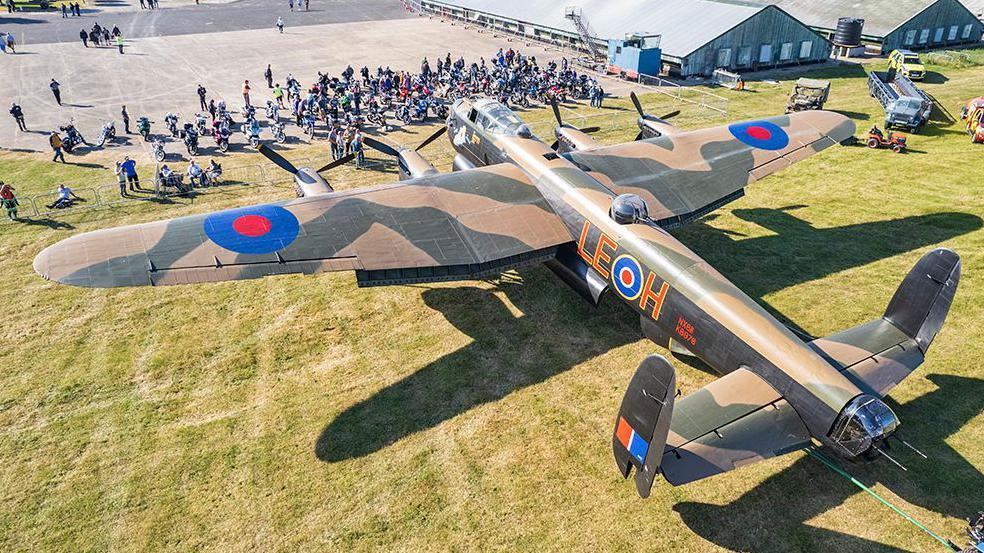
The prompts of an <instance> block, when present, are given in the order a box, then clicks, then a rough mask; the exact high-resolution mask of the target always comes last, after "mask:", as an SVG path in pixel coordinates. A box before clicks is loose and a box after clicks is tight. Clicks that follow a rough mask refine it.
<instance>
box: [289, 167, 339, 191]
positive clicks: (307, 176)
mask: <svg viewBox="0 0 984 553" xmlns="http://www.w3.org/2000/svg"><path fill="white" fill-rule="evenodd" d="M294 192H295V193H296V194H297V197H298V198H307V197H308V196H318V195H320V194H328V193H329V192H334V189H333V188H332V187H331V185H330V184H328V181H326V180H325V179H323V178H321V175H319V174H318V173H317V172H316V171H314V170H313V169H309V168H307V167H301V168H299V169H298V170H297V173H295V174H294Z"/></svg>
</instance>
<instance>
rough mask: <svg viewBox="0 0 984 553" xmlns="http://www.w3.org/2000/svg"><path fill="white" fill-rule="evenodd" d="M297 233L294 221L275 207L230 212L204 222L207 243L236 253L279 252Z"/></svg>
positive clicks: (292, 216)
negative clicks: (209, 241) (212, 243)
mask: <svg viewBox="0 0 984 553" xmlns="http://www.w3.org/2000/svg"><path fill="white" fill-rule="evenodd" d="M300 230H301V225H300V223H298V222H297V217H294V214H293V213H291V212H290V211H287V210H286V209H284V208H282V207H280V206H277V205H258V206H253V207H243V208H239V209H230V210H228V211H220V212H218V213H213V214H211V215H209V216H208V217H206V218H205V234H206V235H208V238H209V240H211V241H212V242H215V243H216V244H218V245H219V246H222V247H223V248H225V249H227V250H229V251H233V252H236V253H251V254H264V253H273V252H275V251H279V250H282V249H284V248H286V247H287V246H289V245H291V244H292V243H293V242H294V240H295V239H296V238H297V234H298V232H300Z"/></svg>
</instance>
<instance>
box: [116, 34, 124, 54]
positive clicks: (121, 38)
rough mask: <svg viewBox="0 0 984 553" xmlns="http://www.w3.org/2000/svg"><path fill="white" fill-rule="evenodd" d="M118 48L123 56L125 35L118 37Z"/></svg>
mask: <svg viewBox="0 0 984 553" xmlns="http://www.w3.org/2000/svg"><path fill="white" fill-rule="evenodd" d="M116 47H117V48H119V49H120V54H123V34H122V33H121V34H118V35H116Z"/></svg>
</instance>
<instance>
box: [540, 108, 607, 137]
mask: <svg viewBox="0 0 984 553" xmlns="http://www.w3.org/2000/svg"><path fill="white" fill-rule="evenodd" d="M550 108H551V109H553V114H554V119H556V120H557V126H558V127H565V128H568V129H577V130H579V131H581V132H583V133H587V134H591V133H593V132H598V131H600V130H601V127H584V128H581V129H578V128H577V127H575V126H573V125H569V124H567V123H564V119H563V118H562V117H561V116H560V107H559V106H558V105H557V100H556V99H551V100H550Z"/></svg>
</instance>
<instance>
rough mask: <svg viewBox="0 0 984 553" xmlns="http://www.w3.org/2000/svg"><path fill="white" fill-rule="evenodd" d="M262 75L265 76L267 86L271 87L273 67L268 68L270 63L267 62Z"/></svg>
mask: <svg viewBox="0 0 984 553" xmlns="http://www.w3.org/2000/svg"><path fill="white" fill-rule="evenodd" d="M263 76H264V77H266V82H267V88H273V69H271V68H270V64H267V68H266V71H264V72H263Z"/></svg>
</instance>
